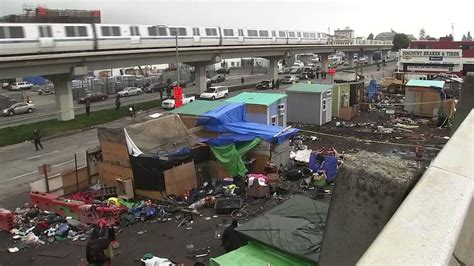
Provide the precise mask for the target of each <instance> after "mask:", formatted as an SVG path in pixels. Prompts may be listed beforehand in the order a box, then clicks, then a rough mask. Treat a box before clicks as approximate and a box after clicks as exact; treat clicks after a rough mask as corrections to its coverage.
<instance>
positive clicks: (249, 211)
mask: <svg viewBox="0 0 474 266" xmlns="http://www.w3.org/2000/svg"><path fill="white" fill-rule="evenodd" d="M261 211H263V206H251V205H248V204H244V206H242V208H240V209H237V210H233V211H232V212H231V213H230V216H231V217H232V219H235V220H238V221H240V220H245V219H247V218H248V217H249V215H252V216H255V215H256V214H257V213H259V212H261Z"/></svg>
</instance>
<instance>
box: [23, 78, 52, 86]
mask: <svg viewBox="0 0 474 266" xmlns="http://www.w3.org/2000/svg"><path fill="white" fill-rule="evenodd" d="M23 80H24V81H28V82H29V83H31V84H33V85H44V84H46V83H47V82H48V80H47V79H45V78H44V77H42V76H30V77H24V78H23Z"/></svg>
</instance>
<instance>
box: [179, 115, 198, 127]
mask: <svg viewBox="0 0 474 266" xmlns="http://www.w3.org/2000/svg"><path fill="white" fill-rule="evenodd" d="M180 117H181V121H183V124H184V125H185V126H186V127H187V128H188V129H190V128H193V127H195V126H196V124H197V120H198V119H199V117H198V116H183V115H182V116H180Z"/></svg>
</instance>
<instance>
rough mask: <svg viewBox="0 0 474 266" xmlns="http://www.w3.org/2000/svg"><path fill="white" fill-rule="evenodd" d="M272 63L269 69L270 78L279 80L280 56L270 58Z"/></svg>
mask: <svg viewBox="0 0 474 266" xmlns="http://www.w3.org/2000/svg"><path fill="white" fill-rule="evenodd" d="M269 61H270V65H269V69H268V79H270V80H272V79H273V80H277V79H278V58H271V59H269Z"/></svg>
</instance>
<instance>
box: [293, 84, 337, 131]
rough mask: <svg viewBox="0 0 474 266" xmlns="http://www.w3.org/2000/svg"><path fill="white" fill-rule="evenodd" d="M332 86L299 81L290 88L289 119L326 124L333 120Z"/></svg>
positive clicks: (319, 124)
mask: <svg viewBox="0 0 474 266" xmlns="http://www.w3.org/2000/svg"><path fill="white" fill-rule="evenodd" d="M332 87H333V85H327V84H307V83H297V84H295V85H293V86H291V87H289V88H288V89H286V94H287V95H288V120H289V121H290V122H298V123H305V124H313V125H318V126H321V125H324V124H326V123H328V122H330V121H331V120H332V107H331V106H332Z"/></svg>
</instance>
